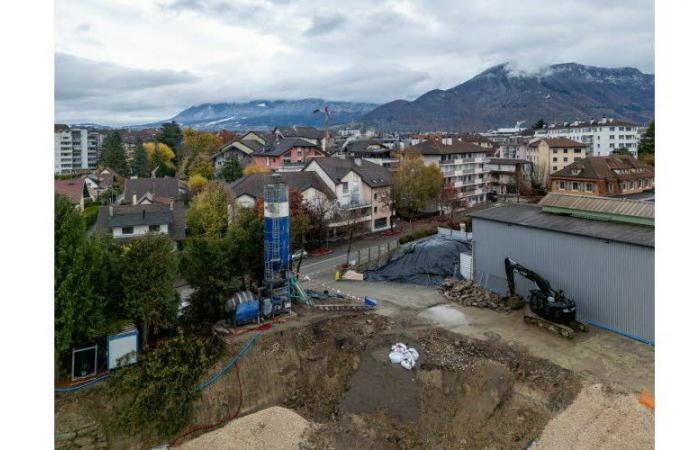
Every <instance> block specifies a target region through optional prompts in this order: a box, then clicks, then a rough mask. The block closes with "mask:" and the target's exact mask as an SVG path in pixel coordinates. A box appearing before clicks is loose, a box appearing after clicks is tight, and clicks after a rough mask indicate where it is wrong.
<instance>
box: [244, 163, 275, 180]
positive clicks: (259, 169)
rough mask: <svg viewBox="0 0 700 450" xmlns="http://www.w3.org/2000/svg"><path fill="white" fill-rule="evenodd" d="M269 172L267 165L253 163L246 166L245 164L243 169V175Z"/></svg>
mask: <svg viewBox="0 0 700 450" xmlns="http://www.w3.org/2000/svg"><path fill="white" fill-rule="evenodd" d="M268 172H270V169H268V168H267V167H263V166H259V165H257V164H255V163H250V164H248V165H247V166H245V169H243V175H244V176H246V177H247V176H248V175H252V174H254V173H268Z"/></svg>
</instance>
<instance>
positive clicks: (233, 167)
mask: <svg viewBox="0 0 700 450" xmlns="http://www.w3.org/2000/svg"><path fill="white" fill-rule="evenodd" d="M242 176H243V169H242V168H241V163H240V162H239V161H238V158H236V157H233V158H228V159H227V160H226V162H224V165H223V166H222V167H221V169H219V171H218V173H217V174H216V177H217V178H219V179H221V180H225V181H226V182H227V183H231V182H233V181H236V180H237V179H239V178H241V177H242Z"/></svg>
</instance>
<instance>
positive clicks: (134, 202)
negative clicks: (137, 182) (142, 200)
mask: <svg viewBox="0 0 700 450" xmlns="http://www.w3.org/2000/svg"><path fill="white" fill-rule="evenodd" d="M138 202H139V199H138V197H136V192H134V193H132V194H131V204H132V205H135V204H137V203H138Z"/></svg>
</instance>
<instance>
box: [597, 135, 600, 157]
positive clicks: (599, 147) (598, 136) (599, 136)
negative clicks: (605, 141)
mask: <svg viewBox="0 0 700 450" xmlns="http://www.w3.org/2000/svg"><path fill="white" fill-rule="evenodd" d="M598 137H600V136H598ZM597 145H598V148H600V144H597ZM598 154H600V153H598Z"/></svg>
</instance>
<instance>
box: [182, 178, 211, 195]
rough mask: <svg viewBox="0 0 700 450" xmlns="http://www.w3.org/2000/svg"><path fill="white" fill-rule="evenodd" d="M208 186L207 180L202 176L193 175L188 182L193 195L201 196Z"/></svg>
mask: <svg viewBox="0 0 700 450" xmlns="http://www.w3.org/2000/svg"><path fill="white" fill-rule="evenodd" d="M206 186H207V179H206V178H204V177H203V176H201V175H192V176H191V177H190V179H189V180H188V181H187V187H189V188H190V193H191V194H192V195H197V194H199V193H200V192H201V191H202V190H203V189H204V188H205V187H206Z"/></svg>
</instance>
